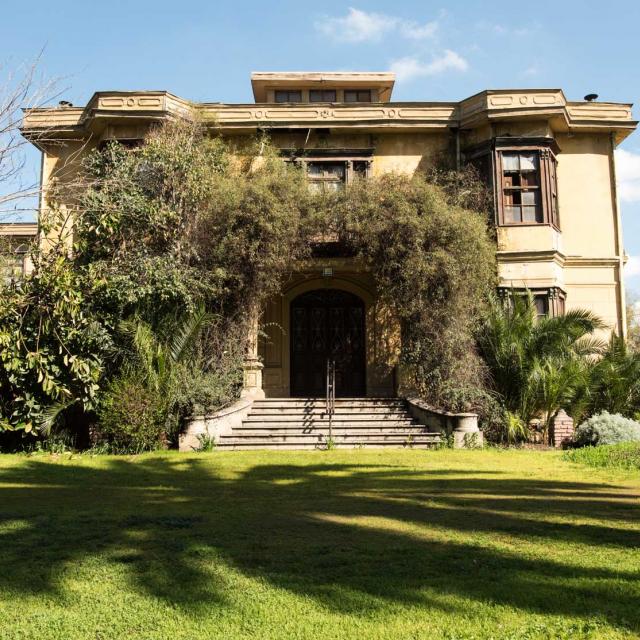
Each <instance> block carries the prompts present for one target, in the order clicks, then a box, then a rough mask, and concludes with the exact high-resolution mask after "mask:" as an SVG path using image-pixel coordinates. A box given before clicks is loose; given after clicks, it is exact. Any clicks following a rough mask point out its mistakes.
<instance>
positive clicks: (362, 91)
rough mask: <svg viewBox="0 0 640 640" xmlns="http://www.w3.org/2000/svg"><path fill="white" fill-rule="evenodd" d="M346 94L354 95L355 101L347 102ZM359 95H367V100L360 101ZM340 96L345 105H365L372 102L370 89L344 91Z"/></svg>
mask: <svg viewBox="0 0 640 640" xmlns="http://www.w3.org/2000/svg"><path fill="white" fill-rule="evenodd" d="M348 93H355V94H356V100H347V94H348ZM361 93H367V94H369V98H368V99H367V100H360V94H361ZM342 96H343V101H344V102H345V104H367V103H370V102H372V101H373V92H372V91H371V89H345V90H344V92H343V94H342Z"/></svg>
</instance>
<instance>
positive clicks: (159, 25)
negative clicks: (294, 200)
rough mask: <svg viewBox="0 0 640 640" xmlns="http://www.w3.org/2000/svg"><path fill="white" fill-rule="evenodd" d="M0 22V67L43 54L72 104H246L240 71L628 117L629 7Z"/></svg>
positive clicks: (269, 9) (632, 276) (418, 4)
mask: <svg viewBox="0 0 640 640" xmlns="http://www.w3.org/2000/svg"><path fill="white" fill-rule="evenodd" d="M3 17H4V19H3V20H2V22H1V23H0V61H2V62H3V63H4V65H5V67H6V68H11V67H15V66H17V65H18V64H20V63H23V62H25V61H28V60H33V58H34V57H35V56H36V55H37V53H38V51H39V50H40V49H41V48H43V47H44V54H43V60H42V71H43V73H44V74H46V75H47V76H48V77H54V78H60V79H61V81H60V85H61V86H62V87H64V88H65V90H64V92H63V97H64V98H65V99H68V100H70V101H72V102H73V103H74V104H84V103H85V102H86V101H87V100H88V98H89V97H90V96H91V94H92V93H93V92H94V91H96V90H108V89H167V90H170V91H172V92H174V93H176V94H178V95H180V96H182V97H184V98H188V99H192V100H202V101H217V100H220V101H225V102H245V101H246V102H248V101H251V100H252V94H251V87H250V84H249V74H250V72H251V71H271V70H274V71H277V70H293V71H297V70H388V69H392V70H395V71H396V72H397V73H398V82H397V84H396V88H395V90H394V97H395V99H398V100H459V99H462V98H464V97H466V96H469V95H471V94H473V93H475V92H477V91H480V90H482V89H486V88H515V87H523V88H524V87H535V88H547V87H549V88H556V87H560V88H562V89H563V90H564V91H565V93H566V95H567V97H568V98H569V99H574V100H575V99H581V98H582V97H583V96H584V95H585V94H587V93H591V92H594V93H598V94H599V95H600V99H601V100H611V101H623V102H635V103H640V37H639V36H638V25H639V24H640V2H639V1H638V0H635V1H633V0H627V1H616V0H611V1H610V2H607V3H605V4H603V3H595V2H585V1H584V0H582V1H581V2H576V1H567V0H560V1H559V0H554V1H547V0H538V2H535V3H528V4H527V3H525V4H523V3H516V2H502V1H491V0H489V1H487V0H484V1H482V2H464V1H461V0H460V1H458V2H456V3H448V4H444V3H442V2H440V3H437V2H429V1H424V0H422V1H417V0H416V1H413V2H409V1H406V2H403V1H402V0H397V1H395V2H361V3H356V2H354V3H351V4H349V3H342V2H332V1H330V0H325V1H324V2H322V3H318V4H317V5H315V4H314V3H311V2H299V1H298V2H277V1H276V2H271V3H264V2H256V1H255V0H244V1H243V2H242V3H235V2H224V3H223V2H219V1H216V0H213V1H212V0H209V1H205V0H201V1H192V2H189V1H187V0H183V1H182V2H179V3H177V2H175V1H172V2H165V1H164V0H153V1H149V0H129V1H128V2H122V1H121V0H110V1H109V2H100V3H97V2H96V3H92V2H89V3H87V2H72V1H70V0H56V1H55V2H52V1H51V0H48V1H46V2H45V1H43V0H31V1H30V2H22V3H17V2H11V3H9V4H8V7H7V8H5V11H4V16H3ZM634 115H635V117H636V118H638V117H640V107H636V109H635V111H634ZM621 149H622V153H620V154H619V157H618V172H619V177H620V193H621V206H622V211H623V225H624V233H625V245H626V251H627V253H628V254H629V255H630V256H631V259H630V262H629V264H628V266H627V271H628V274H627V283H628V286H629V288H631V289H635V290H636V291H639V292H640V134H634V135H633V136H631V137H630V138H629V139H628V140H627V141H626V142H625V143H624V144H623V145H622V147H621ZM36 167H37V164H36V163H35V162H32V163H31V165H30V167H29V168H28V170H30V171H33V172H35V171H36V170H37V169H36Z"/></svg>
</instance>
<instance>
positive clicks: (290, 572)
mask: <svg viewBox="0 0 640 640" xmlns="http://www.w3.org/2000/svg"><path fill="white" fill-rule="evenodd" d="M216 455H219V454H214V455H212V456H200V457H196V456H191V457H184V458H180V457H177V456H176V457H157V458H141V459H136V460H134V461H130V460H127V459H124V458H104V459H101V460H100V461H99V464H96V465H95V466H87V465H84V464H80V465H74V464H56V463H52V462H48V461H44V460H32V459H29V460H25V461H24V463H23V464H20V465H15V466H13V467H10V468H8V469H5V470H4V471H2V473H0V527H2V526H3V525H4V527H3V528H0V532H2V533H0V549H1V550H2V553H1V555H0V587H1V588H4V589H9V590H12V591H13V592H15V593H16V594H17V595H24V594H38V593H43V594H52V595H59V596H61V597H62V595H63V594H62V593H60V591H59V589H58V586H57V585H58V584H59V579H60V577H61V576H62V575H63V573H64V571H65V570H66V569H67V568H68V567H69V566H71V565H72V564H73V563H77V562H79V561H82V560H83V559H85V558H87V557H90V556H96V555H99V556H101V557H105V558H108V559H109V561H111V562H113V563H116V564H119V565H123V566H126V569H127V576H128V578H129V580H130V582H131V585H132V588H133V589H134V590H137V591H138V592H140V593H144V594H151V595H153V596H156V597H160V598H163V599H165V600H166V601H167V602H169V603H171V604H174V605H177V606H180V607H183V608H185V609H189V610H196V609H198V607H201V606H205V607H206V606H210V605H212V604H219V605H221V606H226V605H229V606H231V605H232V599H233V592H232V591H231V590H230V589H229V588H228V585H226V584H225V579H226V578H225V577H224V572H223V571H217V570H215V568H216V567H217V566H226V565H230V566H232V567H233V568H235V569H236V570H238V571H240V572H241V573H242V574H244V575H247V576H252V577H256V578H260V579H261V580H266V581H267V582H269V583H270V584H272V585H274V586H276V587H278V588H281V589H286V590H289V591H290V592H293V593H296V594H300V595H304V596H307V597H309V596H310V597H313V598H315V599H316V600H318V601H320V602H322V603H323V604H324V605H325V606H327V607H328V608H330V609H331V610H334V611H341V612H350V613H362V614H365V613H367V611H369V610H371V609H374V608H376V607H377V606H380V605H381V604H383V603H388V602H391V603H398V604H416V605H422V606H425V607H427V608H428V607H438V608H443V609H447V610H449V609H450V608H451V606H452V605H446V604H443V601H442V599H438V598H433V597H431V596H430V595H429V594H431V595H433V594H438V595H455V596H460V597H464V598H468V599H470V600H472V601H477V602H483V603H486V602H491V603H496V604H502V605H508V606H512V607H515V608H518V609H521V610H522V611H526V612H534V613H546V614H558V615H569V616H577V617H585V618H587V617H589V618H591V617H594V616H597V617H601V618H603V619H606V620H607V621H608V622H609V623H610V624H613V625H616V626H620V627H624V628H628V629H632V630H635V631H638V630H640V611H639V610H638V607H637V603H638V598H639V595H640V584H639V578H640V576H639V574H638V572H637V571H636V570H630V569H627V568H625V567H622V566H620V567H614V566H612V564H615V560H611V559H610V560H609V561H608V562H607V563H602V564H604V565H605V566H600V565H598V564H597V563H595V562H593V563H589V562H582V560H583V559H584V558H587V559H588V558H589V557H590V555H593V554H595V553H596V551H597V552H598V553H602V552H605V553H609V554H616V553H618V554H622V553H623V552H624V553H625V554H626V557H627V558H628V559H629V560H631V561H632V562H631V565H632V566H633V567H637V566H638V560H637V554H638V548H639V547H640V528H639V526H638V517H637V516H638V511H637V504H638V503H637V496H636V495H633V494H632V493H631V492H630V491H629V489H625V488H617V487H611V486H602V485H598V484H593V483H586V482H585V483H581V482H561V481H555V480H548V481H544V480H539V479H534V478H531V479H530V478H526V477H524V478H513V477H510V476H504V475H501V474H500V473H482V472H479V471H474V470H469V471H467V472H465V471H451V470H442V471H440V470H438V469H430V470H408V469H406V468H403V467H398V466H386V465H364V466H359V465H350V464H300V465H278V464H262V465H258V466H254V467H252V468H248V469H244V470H240V471H239V472H238V473H233V472H232V471H230V469H229V467H224V468H218V465H217V458H216ZM12 523H13V524H12ZM505 540H508V542H509V544H499V543H497V542H496V541H502V542H503V543H504V541H505ZM532 543H535V544H536V545H538V546H537V551H536V553H537V554H538V555H537V556H536V555H533V553H532V552H530V545H531V544H532ZM540 545H543V546H542V549H543V551H542V552H540ZM562 545H572V546H571V548H572V549H575V550H576V556H575V558H574V557H573V556H571V557H570V558H569V559H567V555H566V554H565V556H564V558H565V559H564V560H561V559H558V554H557V553H556V552H555V551H556V549H557V548H559V547H561V546H562ZM611 557H614V556H611ZM574 560H575V561H574ZM212 568H213V569H212ZM467 613H469V612H468V611H467Z"/></svg>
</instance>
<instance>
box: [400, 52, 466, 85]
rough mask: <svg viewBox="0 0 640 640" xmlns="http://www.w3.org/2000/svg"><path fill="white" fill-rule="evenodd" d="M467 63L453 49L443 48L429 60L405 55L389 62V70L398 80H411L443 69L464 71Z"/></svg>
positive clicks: (434, 73) (440, 71) (431, 74)
mask: <svg viewBox="0 0 640 640" xmlns="http://www.w3.org/2000/svg"><path fill="white" fill-rule="evenodd" d="M468 68H469V63H468V62H467V61H466V60H465V59H464V58H463V57H462V56H461V55H459V54H458V53H456V52H455V51H451V49H445V51H444V52H443V53H442V55H440V56H436V57H434V58H433V59H432V60H431V61H430V62H423V61H422V60H419V59H418V58H416V57H413V56H407V57H405V58H400V59H398V60H395V61H394V62H392V63H391V71H393V72H395V74H396V78H397V80H398V81H399V82H402V81H407V80H413V79H414V78H420V77H423V76H433V75H436V74H438V73H442V72H443V71H449V70H452V71H466V70H467V69H468Z"/></svg>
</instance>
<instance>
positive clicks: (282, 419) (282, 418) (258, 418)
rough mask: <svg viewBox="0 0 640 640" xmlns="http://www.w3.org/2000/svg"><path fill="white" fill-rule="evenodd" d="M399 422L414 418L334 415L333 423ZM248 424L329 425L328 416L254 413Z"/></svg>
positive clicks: (251, 414) (380, 415) (384, 415)
mask: <svg viewBox="0 0 640 640" xmlns="http://www.w3.org/2000/svg"><path fill="white" fill-rule="evenodd" d="M398 420H409V421H411V422H413V418H412V417H411V416H410V415H408V414H406V413H386V414H379V415H372V414H370V413H352V414H348V413H335V414H334V415H333V419H332V421H333V422H334V423H336V422H362V421H364V422H384V423H387V422H395V421H398ZM248 422H275V423H286V422H300V423H304V424H309V423H327V424H328V423H329V417H328V416H320V415H315V416H306V415H302V414H292V415H291V414H284V415H274V416H265V415H260V414H258V415H254V414H253V412H252V413H250V414H249V415H248V416H247V417H246V418H245V419H244V420H243V421H242V423H243V424H244V423H248Z"/></svg>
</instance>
